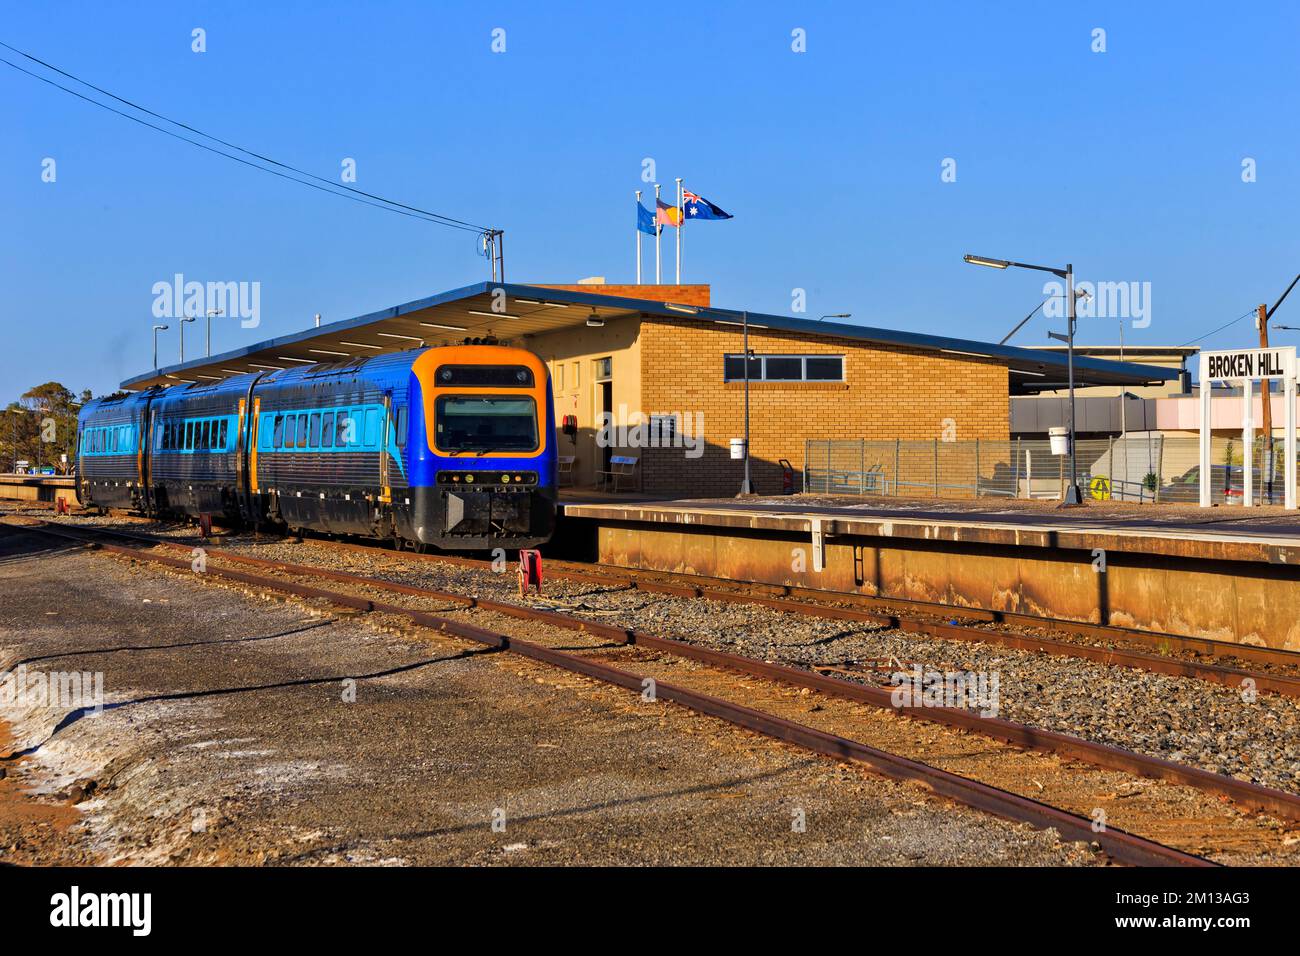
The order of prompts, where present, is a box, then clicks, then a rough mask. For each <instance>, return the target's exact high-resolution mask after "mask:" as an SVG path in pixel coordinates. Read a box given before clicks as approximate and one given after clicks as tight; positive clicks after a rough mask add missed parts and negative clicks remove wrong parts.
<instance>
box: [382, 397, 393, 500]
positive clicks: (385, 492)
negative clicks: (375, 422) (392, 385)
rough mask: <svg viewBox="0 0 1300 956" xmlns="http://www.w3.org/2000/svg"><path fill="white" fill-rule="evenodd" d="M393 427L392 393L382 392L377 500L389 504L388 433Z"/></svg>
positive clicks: (390, 492)
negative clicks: (382, 406)
mask: <svg viewBox="0 0 1300 956" xmlns="http://www.w3.org/2000/svg"><path fill="white" fill-rule="evenodd" d="M392 428H393V393H392V392H384V420H383V422H382V423H381V425H380V429H379V435H380V438H379V501H380V502H381V503H382V504H384V505H390V504H392V501H393V490H392V488H391V487H389V484H388V435H389V433H390V431H391V430H392Z"/></svg>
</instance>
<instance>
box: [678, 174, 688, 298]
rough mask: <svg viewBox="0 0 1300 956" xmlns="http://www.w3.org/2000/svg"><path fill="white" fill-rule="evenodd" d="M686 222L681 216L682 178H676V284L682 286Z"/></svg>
mask: <svg viewBox="0 0 1300 956" xmlns="http://www.w3.org/2000/svg"><path fill="white" fill-rule="evenodd" d="M685 222H686V220H685V218H684V217H683V216H682V177H680V176H678V177H677V284H678V285H681V284H682V226H683V225H684V224H685Z"/></svg>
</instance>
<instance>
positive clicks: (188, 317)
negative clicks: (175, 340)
mask: <svg viewBox="0 0 1300 956" xmlns="http://www.w3.org/2000/svg"><path fill="white" fill-rule="evenodd" d="M193 321H194V316H192V315H182V316H181V325H180V329H181V364H182V365H184V364H185V323H186V322H193Z"/></svg>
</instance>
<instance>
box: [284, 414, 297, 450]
mask: <svg viewBox="0 0 1300 956" xmlns="http://www.w3.org/2000/svg"><path fill="white" fill-rule="evenodd" d="M297 424H298V417H297V416H296V415H285V416H284V445H282V446H281V447H283V448H292V447H293V430H294V427H295V426H296V425H297Z"/></svg>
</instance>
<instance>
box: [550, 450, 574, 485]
mask: <svg viewBox="0 0 1300 956" xmlns="http://www.w3.org/2000/svg"><path fill="white" fill-rule="evenodd" d="M576 460H577V457H576V456H574V455H561V456H560V457H559V461H558V464H557V465H556V468H555V480H556V484H558V485H559V486H560V487H561V488H563V487H564V486H565V485H570V486H572V485H573V463H574V462H575V461H576Z"/></svg>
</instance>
